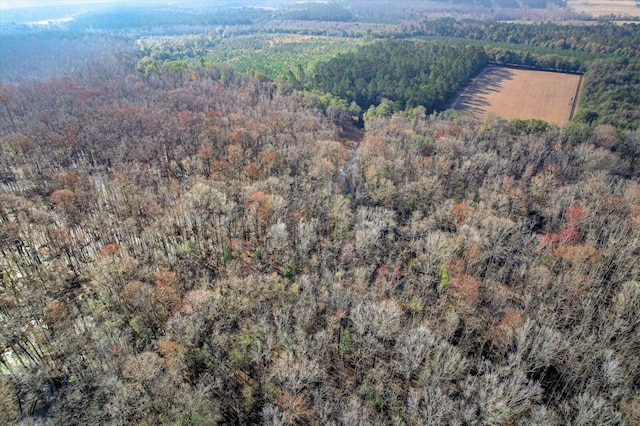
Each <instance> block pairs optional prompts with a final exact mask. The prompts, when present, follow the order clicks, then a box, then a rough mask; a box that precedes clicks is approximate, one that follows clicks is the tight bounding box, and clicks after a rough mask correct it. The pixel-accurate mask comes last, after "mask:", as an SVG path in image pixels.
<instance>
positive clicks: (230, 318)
mask: <svg viewBox="0 0 640 426" xmlns="http://www.w3.org/2000/svg"><path fill="white" fill-rule="evenodd" d="M105 77H108V76H105ZM86 83H87V82H85V83H82V84H86ZM80 84H81V82H74V81H72V80H68V79H66V80H65V79H61V80H52V81H49V82H46V83H32V84H23V85H21V86H3V87H2V102H3V104H2V106H3V109H4V112H3V114H2V115H0V120H2V121H1V122H0V128H2V129H3V130H2V136H1V138H0V149H1V156H0V158H2V164H1V166H0V167H1V176H2V185H1V187H0V188H1V192H2V193H1V194H0V197H1V198H2V202H0V206H1V209H0V232H1V233H0V238H1V239H2V242H1V244H0V247H2V256H1V257H0V260H1V262H2V271H3V272H2V284H3V285H2V295H1V296H2V297H1V305H0V307H1V309H0V315H2V319H3V321H2V331H1V333H0V336H2V339H3V340H2V342H1V343H0V344H1V346H2V348H3V353H2V365H3V378H2V380H1V381H0V385H1V392H0V395H1V400H0V401H1V404H2V410H0V413H2V414H1V415H2V416H3V417H2V422H3V423H11V422H13V421H15V420H17V419H19V418H23V416H28V415H31V414H35V415H36V417H34V421H37V422H39V423H45V424H70V425H71V424H111V423H146V424H212V423H216V422H220V423H234V422H236V423H250V422H262V423H274V424H281V423H286V424H294V423H310V424H328V423H346V424H368V423H373V424H388V423H393V422H401V423H402V422H404V423H408V424H434V423H437V424H463V423H466V424H476V423H480V424H506V423H510V424H566V423H572V424H605V423H609V424H614V423H622V422H626V423H628V424H633V423H634V422H637V421H638V420H639V416H640V413H639V412H638V409H637V407H638V398H639V392H638V385H639V384H640V376H639V375H638V369H637V366H638V364H639V362H640V351H639V348H638V338H639V334H638V333H640V327H639V325H640V318H639V317H638V310H637V306H638V303H640V284H639V283H638V282H637V277H638V274H639V272H640V271H639V270H638V268H639V265H638V262H637V258H638V255H639V254H640V246H639V245H638V241H639V235H638V230H639V229H640V226H638V225H639V218H640V186H639V185H638V176H639V171H638V168H637V167H638V164H637V161H636V159H637V153H638V151H639V145H640V137H638V134H637V133H636V132H626V133H618V132H616V131H615V129H613V128H611V127H607V126H597V127H593V128H589V127H584V126H579V125H577V126H572V127H569V128H566V129H557V128H550V129H549V130H546V131H544V129H543V130H542V131H539V132H535V133H531V132H528V131H524V132H523V131H521V130H522V129H521V128H519V129H520V130H519V131H516V130H515V129H516V128H515V127H512V126H509V123H507V122H505V121H501V120H496V121H494V122H491V123H488V124H487V125H485V126H484V127H483V129H482V131H480V132H478V131H477V130H476V127H475V125H474V124H473V123H472V122H469V121H466V120H468V119H467V118H464V117H460V116H456V115H455V114H451V113H447V114H444V115H443V114H439V115H429V116H426V115H424V110H422V111H420V110H419V109H418V110H415V111H413V110H412V111H413V113H411V114H410V113H409V112H398V113H396V114H394V115H392V116H390V117H375V116H374V117H370V119H369V120H368V121H367V122H366V129H365V134H364V135H363V139H362V141H361V142H360V147H359V148H358V150H357V153H356V155H355V156H352V155H351V152H350V150H349V148H348V147H349V144H348V143H346V142H344V141H342V142H341V141H340V140H339V133H340V132H339V129H338V128H337V127H335V126H334V125H333V124H332V123H331V122H330V121H328V120H327V119H326V118H325V117H324V116H323V115H322V114H321V113H320V112H318V110H315V109H307V108H306V107H304V106H303V105H302V104H300V103H299V102H298V101H297V100H296V97H291V96H286V95H280V94H278V93H277V91H276V90H275V87H274V86H273V85H272V84H271V83H269V82H260V81H259V80H257V79H254V78H252V77H249V76H247V75H241V74H237V73H235V72H234V71H233V70H232V69H229V68H223V69H220V68H216V67H207V68H198V69H194V70H181V71H179V72H174V71H171V70H170V69H168V68H163V69H160V70H159V72H158V73H154V74H152V75H149V76H147V77H145V76H144V75H141V74H129V75H119V76H118V75H114V76H111V77H110V78H104V77H103V78H100V79H98V80H93V81H92V85H91V86H88V85H80ZM621 147H633V149H635V152H636V154H635V156H624V155H621V154H620V153H619V151H620V149H621ZM628 152H629V151H628Z"/></svg>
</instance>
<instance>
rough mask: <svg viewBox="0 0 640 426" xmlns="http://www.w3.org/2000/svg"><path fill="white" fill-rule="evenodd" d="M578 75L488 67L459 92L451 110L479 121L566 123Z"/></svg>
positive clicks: (569, 115)
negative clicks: (468, 114)
mask: <svg viewBox="0 0 640 426" xmlns="http://www.w3.org/2000/svg"><path fill="white" fill-rule="evenodd" d="M579 84H580V76H579V75H576V74H564V73H557V72H548V71H533V70H522V69H515V68H506V67H496V66H490V67H487V69H485V70H484V71H483V72H482V73H481V74H480V75H479V76H478V77H476V78H475V79H473V80H472V81H471V83H470V84H469V85H468V86H467V87H466V88H465V89H464V90H463V91H462V93H461V94H460V96H459V97H458V99H457V100H455V101H454V104H453V107H454V108H455V109H458V110H462V111H471V112H472V113H473V115H474V116H476V117H477V118H478V119H481V120H486V119H487V117H489V116H492V115H493V116H499V117H503V118H506V119H512V118H519V119H540V120H545V121H548V122H549V123H554V124H560V125H562V124H566V123H567V122H568V121H569V120H570V119H571V115H572V109H573V104H574V102H575V99H576V93H577V92H578V85H579Z"/></svg>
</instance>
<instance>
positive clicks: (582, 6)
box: [567, 0, 640, 17]
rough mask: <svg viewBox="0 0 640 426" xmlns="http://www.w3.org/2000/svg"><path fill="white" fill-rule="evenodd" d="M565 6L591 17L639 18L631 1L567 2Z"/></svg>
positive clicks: (570, 0) (634, 4)
mask: <svg viewBox="0 0 640 426" xmlns="http://www.w3.org/2000/svg"><path fill="white" fill-rule="evenodd" d="M567 6H569V8H570V9H573V10H575V11H576V12H581V13H586V14H588V15H592V16H596V17H597V16H607V15H620V16H636V17H640V7H638V6H637V5H636V2H635V1H633V0H569V1H567Z"/></svg>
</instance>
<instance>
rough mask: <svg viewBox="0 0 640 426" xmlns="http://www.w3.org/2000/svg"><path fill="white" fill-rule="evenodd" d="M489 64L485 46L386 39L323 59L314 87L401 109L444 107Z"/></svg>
mask: <svg viewBox="0 0 640 426" xmlns="http://www.w3.org/2000/svg"><path fill="white" fill-rule="evenodd" d="M487 64H488V60H487V56H486V55H485V53H484V50H482V49H481V48H474V47H466V46H453V45H445V44H441V45H438V44H427V43H420V42H411V41H395V40H388V41H384V42H380V43H375V44H371V45H367V46H363V47H362V48H360V49H358V50H357V51H355V52H349V53H345V54H341V55H338V56H336V57H335V58H333V59H330V60H328V61H326V62H323V63H319V64H318V65H317V66H316V68H315V72H314V75H313V76H312V77H311V78H310V83H311V87H312V88H314V89H319V90H321V91H324V92H328V93H331V94H333V95H335V96H339V97H342V98H344V99H345V100H346V101H347V102H353V101H355V102H356V103H357V104H358V106H360V107H361V108H363V109H367V108H369V107H370V106H372V105H378V104H380V102H381V101H382V99H388V100H390V101H392V102H396V103H397V104H398V106H397V109H404V108H405V107H406V108H414V107H416V106H418V105H422V106H423V107H425V108H427V110H428V111H430V112H431V111H433V110H443V109H444V106H445V103H446V102H447V101H448V100H449V99H450V98H451V96H452V95H453V94H454V93H456V92H457V91H458V90H460V89H461V88H462V87H464V86H465V85H466V84H467V83H468V82H469V80H471V78H473V77H474V76H476V75H477V74H478V73H479V72H480V71H481V70H482V69H484V68H485V67H486V66H487Z"/></svg>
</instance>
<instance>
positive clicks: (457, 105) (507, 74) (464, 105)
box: [451, 66, 515, 114]
mask: <svg viewBox="0 0 640 426" xmlns="http://www.w3.org/2000/svg"><path fill="white" fill-rule="evenodd" d="M514 75H515V74H514V72H513V70H511V69H509V68H504V67H496V66H490V67H487V68H486V69H485V70H484V71H483V72H481V73H480V74H479V75H478V76H477V77H476V78H474V79H473V80H471V83H469V85H468V86H467V87H465V88H464V89H463V90H462V91H461V92H460V94H459V95H458V96H457V97H456V98H455V99H454V101H453V102H452V103H451V108H453V109H456V110H465V111H471V112H472V113H474V114H477V113H479V112H481V111H482V110H483V108H484V107H486V106H489V105H491V103H490V102H489V101H487V100H486V99H485V95H489V94H490V93H495V92H500V91H501V90H502V89H503V84H504V82H505V81H509V80H513V76H514Z"/></svg>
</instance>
